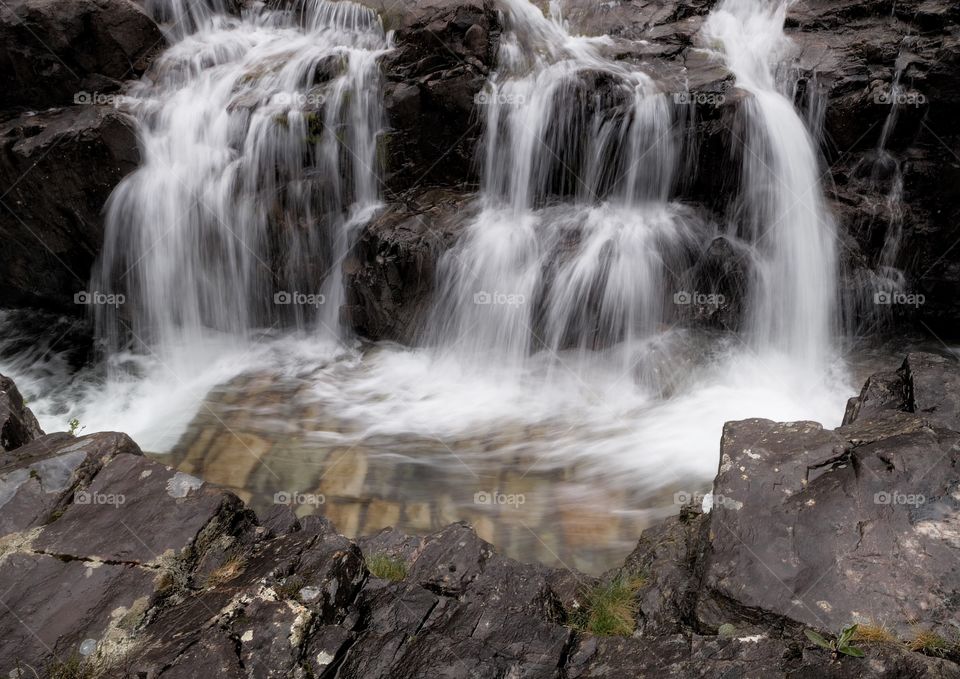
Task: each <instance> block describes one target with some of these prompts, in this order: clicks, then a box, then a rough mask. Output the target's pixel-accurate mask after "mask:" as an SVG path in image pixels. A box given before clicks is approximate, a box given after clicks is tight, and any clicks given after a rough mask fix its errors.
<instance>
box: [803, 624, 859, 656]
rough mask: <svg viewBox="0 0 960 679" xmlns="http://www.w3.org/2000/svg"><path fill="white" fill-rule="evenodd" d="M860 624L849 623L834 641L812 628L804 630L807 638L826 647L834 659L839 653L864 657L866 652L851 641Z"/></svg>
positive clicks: (821, 646)
mask: <svg viewBox="0 0 960 679" xmlns="http://www.w3.org/2000/svg"><path fill="white" fill-rule="evenodd" d="M858 628H859V625H847V626H846V627H844V628H843V629H842V630H840V634H838V635H837V638H836V639H834V640H833V641H827V640H826V639H825V638H823V637H822V636H820V635H819V634H817V633H816V632H814V631H813V630H812V629H808V630H804V634H806V635H807V639H809V640H810V641H812V642H813V643H815V644H816V645H817V646H819V647H820V648H825V649H826V650H828V651H830V653H832V654H833V657H834V659H836V657H837V656H838V655H839V654H841V653H842V654H844V655H849V656H851V657H853V658H863V657H864V656H865V655H866V654H865V653H864V652H863V651H862V650H861V649H859V648H857V647H856V646H853V645H852V644H851V643H850V642H851V641H852V640H853V637H854V635H855V634H856V633H857V629H858Z"/></svg>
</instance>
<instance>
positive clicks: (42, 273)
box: [0, 106, 139, 316]
mask: <svg viewBox="0 0 960 679" xmlns="http://www.w3.org/2000/svg"><path fill="white" fill-rule="evenodd" d="M138 162H139V153H138V151H137V141H136V135H135V134H134V131H133V129H132V125H131V123H130V122H129V121H128V120H127V118H126V117H125V116H123V115H122V114H121V113H120V112H118V111H116V110H115V109H113V108H112V107H108V106H73V107H70V108H67V109H62V110H54V111H48V112H45V113H40V114H36V115H24V116H21V117H20V118H17V119H14V120H11V121H8V122H6V123H4V124H2V125H0V192H2V193H3V194H4V197H3V199H2V204H0V236H2V237H3V239H4V241H5V242H6V243H7V246H6V247H4V248H3V250H2V252H0V267H2V269H3V271H4V273H5V275H4V277H3V284H2V285H0V302H2V303H3V305H4V306H33V307H42V308H48V309H53V310H60V311H66V312H68V313H71V314H73V315H78V316H79V315H84V314H85V312H86V311H87V309H88V307H87V306H86V304H89V302H90V298H89V296H88V297H86V298H84V297H83V296H82V295H81V296H80V297H77V295H80V293H82V292H87V293H93V292H97V291H92V290H88V287H89V282H88V281H89V280H90V270H91V267H92V265H93V262H94V260H95V259H96V257H97V255H98V254H99V252H100V248H101V246H102V244H103V215H102V211H103V206H104V203H105V202H106V199H107V196H109V195H110V192H111V191H112V190H113V188H114V187H115V186H116V185H117V183H119V181H120V179H122V178H123V177H124V176H125V175H126V174H127V173H129V172H131V171H132V170H133V169H135V168H136V166H137V163H138ZM51 186H55V187H56V188H57V190H56V191H55V192H51V191H50V187H51ZM38 196H42V197H44V198H43V200H38ZM99 292H101V293H108V292H109V291H99Z"/></svg>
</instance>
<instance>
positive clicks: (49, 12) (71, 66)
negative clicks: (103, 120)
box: [0, 0, 164, 115]
mask: <svg viewBox="0 0 960 679" xmlns="http://www.w3.org/2000/svg"><path fill="white" fill-rule="evenodd" d="M163 46H164V38H163V35H162V34H161V33H160V30H159V29H158V28H157V26H156V24H155V23H154V22H153V20H152V19H151V18H150V17H148V16H147V15H146V14H145V13H144V12H143V10H142V9H141V8H140V7H138V6H137V5H136V4H135V3H133V2H131V1H130V0H71V2H58V1H57V0H11V1H10V2H9V3H4V4H3V7H2V8H0V92H3V95H2V98H0V112H7V111H9V110H11V109H20V110H25V109H34V110H38V109H45V108H49V107H51V106H65V105H68V104H73V103H81V104H82V103H89V102H92V101H95V100H96V99H98V98H99V97H100V96H103V95H106V94H108V93H111V92H116V91H118V90H119V89H120V86H121V85H122V84H123V82H124V81H127V80H133V79H136V78H138V77H140V75H141V74H142V73H143V72H144V71H145V70H146V68H147V66H148V65H149V63H150V59H151V57H152V56H153V55H154V54H156V53H157V51H159V50H160V49H162V48H163ZM0 115H2V114H0Z"/></svg>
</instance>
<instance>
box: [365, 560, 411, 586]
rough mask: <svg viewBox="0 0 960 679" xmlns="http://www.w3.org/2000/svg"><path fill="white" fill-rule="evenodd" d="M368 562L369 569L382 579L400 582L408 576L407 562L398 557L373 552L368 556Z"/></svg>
mask: <svg viewBox="0 0 960 679" xmlns="http://www.w3.org/2000/svg"><path fill="white" fill-rule="evenodd" d="M366 562H367V570H368V571H370V572H371V573H372V574H373V575H374V577H378V578H380V579H381V580H390V581H391V582H399V581H400V580H403V579H404V578H406V577H407V564H406V563H405V562H404V561H403V559H400V558H398V557H395V556H390V555H389V554H383V553H381V554H373V555H371V556H369V557H367V559H366Z"/></svg>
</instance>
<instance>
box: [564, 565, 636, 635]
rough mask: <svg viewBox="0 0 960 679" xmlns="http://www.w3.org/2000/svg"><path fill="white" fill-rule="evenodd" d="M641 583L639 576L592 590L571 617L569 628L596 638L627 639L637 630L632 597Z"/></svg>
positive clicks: (600, 585) (634, 600)
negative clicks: (616, 637) (571, 625)
mask: <svg viewBox="0 0 960 679" xmlns="http://www.w3.org/2000/svg"><path fill="white" fill-rule="evenodd" d="M644 582H645V579H644V578H643V577H642V576H637V575H634V576H629V577H623V576H620V577H617V578H614V579H613V580H611V581H610V582H605V583H600V584H598V585H596V586H595V587H592V588H591V589H590V590H588V591H587V593H586V596H585V597H584V605H583V606H582V608H581V609H580V610H579V611H577V612H576V613H575V614H574V615H573V616H572V623H573V627H574V628H576V629H578V630H580V631H581V632H589V633H590V634H595V635H597V636H605V637H606V636H621V637H627V636H630V635H631V634H633V631H634V630H635V629H636V627H637V621H636V615H637V602H636V599H635V597H636V594H637V591H638V590H639V589H640V588H641V587H643V585H644Z"/></svg>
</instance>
